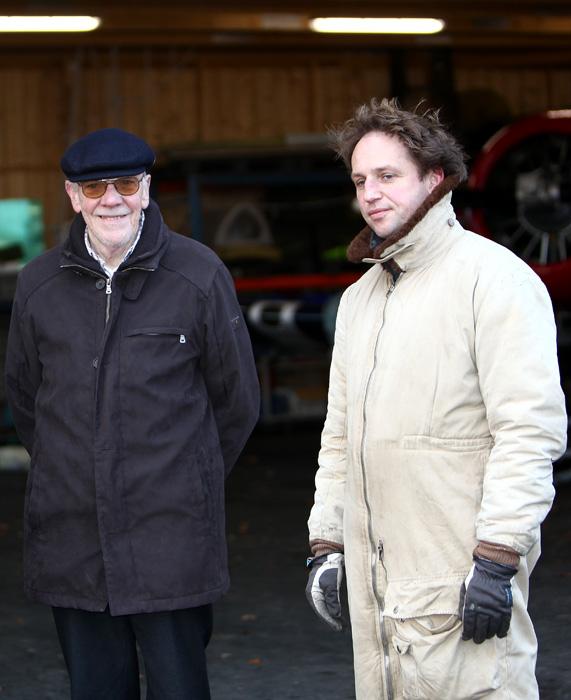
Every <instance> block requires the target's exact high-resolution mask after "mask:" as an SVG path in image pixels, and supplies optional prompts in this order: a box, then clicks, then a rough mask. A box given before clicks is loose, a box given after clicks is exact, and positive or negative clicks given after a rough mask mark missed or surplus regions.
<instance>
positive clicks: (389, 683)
mask: <svg viewBox="0 0 571 700" xmlns="http://www.w3.org/2000/svg"><path fill="white" fill-rule="evenodd" d="M397 280H398V278H397ZM397 280H395V279H391V284H390V287H389V289H388V290H387V294H386V300H385V308H384V310H383V318H382V321H381V325H380V326H379V330H378V332H377V338H376V340H375V349H374V355H373V367H372V368H371V371H370V373H369V377H368V378H367V384H366V386H365V397H364V400H363V432H362V435H361V474H362V477H363V498H364V501H365V506H366V509H367V516H368V523H367V530H368V533H369V540H370V542H371V544H376V551H375V550H373V551H374V554H373V555H372V558H371V559H372V560H371V575H372V583H373V593H374V595H375V598H376V599H377V603H378V605H379V627H380V633H381V639H380V642H381V647H382V650H383V658H384V664H385V669H384V670H385V673H384V680H385V691H386V693H385V695H386V698H387V700H393V698H394V694H393V680H392V672H391V667H390V660H389V641H388V636H387V630H386V626H385V621H384V615H383V612H384V601H383V598H382V596H381V594H380V592H379V589H378V586H377V566H378V563H379V562H380V563H381V564H382V566H383V568H384V562H383V559H382V555H383V543H382V541H381V540H379V541H378V542H375V534H374V532H373V520H372V515H371V504H370V503H369V499H368V497H367V491H368V489H367V474H366V471H365V434H366V427H367V412H366V407H367V396H368V393H369V386H370V384H371V377H372V376H373V374H374V372H375V369H376V366H377V349H378V346H379V339H380V337H381V332H382V330H383V326H384V325H385V314H386V309H387V304H388V301H389V298H390V296H391V294H392V293H393V291H394V288H395V286H396V283H397Z"/></svg>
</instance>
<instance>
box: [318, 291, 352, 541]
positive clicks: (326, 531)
mask: <svg viewBox="0 0 571 700" xmlns="http://www.w3.org/2000/svg"><path fill="white" fill-rule="evenodd" d="M346 309H347V292H345V293H344V294H343V296H342V297H341V301H340V303H339V309H338V311H337V320H336V323H335V341H334V345H333V354H332V357H331V369H330V373H329V394H328V398H327V416H326V418H325V424H324V426H323V432H322V434H321V449H320V450H319V456H318V469H317V473H316V475H315V487H316V488H315V502H314V505H313V508H312V509H311V513H310V515H309V521H308V526H309V541H310V545H311V546H312V547H313V548H314V549H315V548H316V546H317V545H318V544H319V545H321V544H329V545H332V544H337V545H339V547H338V548H339V549H343V511H344V494H345V473H346V468H347V394H346V340H345V339H346V318H347V316H346V314H347V311H346Z"/></svg>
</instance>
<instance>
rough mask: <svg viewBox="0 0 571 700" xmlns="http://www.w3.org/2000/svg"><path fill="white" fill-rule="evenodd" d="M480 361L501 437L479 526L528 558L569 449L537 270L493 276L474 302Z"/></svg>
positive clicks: (550, 325) (551, 325) (491, 417)
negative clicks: (557, 464) (555, 471)
mask: <svg viewBox="0 0 571 700" xmlns="http://www.w3.org/2000/svg"><path fill="white" fill-rule="evenodd" d="M474 311H475V358H476V365H477V369H478V376H479V381H480V390H481V393H482V397H483V400H484V404H485V406H486V414H487V419H488V424H489V427H490V432H491V435H492V438H493V448H492V451H491V453H490V457H489V461H488V463H487V466H486V471H485V475H484V483H483V492H482V502H481V508H480V512H479V514H478V517H477V520H476V536H477V538H478V539H479V540H481V541H487V542H492V543H496V544H500V545H505V546H508V547H512V548H513V549H514V550H515V551H516V552H517V553H518V554H520V555H525V554H527V553H528V552H529V550H530V549H531V548H532V547H533V545H534V544H535V543H536V542H537V540H538V538H539V525H540V523H541V522H542V521H543V519H544V518H545V516H546V515H547V513H548V512H549V509H550V507H551V504H552V501H553V496H554V489H553V484H552V462H553V460H555V459H557V458H558V457H559V456H560V455H561V454H562V453H563V451H564V450H565V444H566V432H567V417H566V413H565V401H564V396H563V392H562V390H561V386H560V380H559V369H558V362H557V349H556V331H555V322H554V318H553V310H552V306H551V300H550V298H549V295H548V293H547V290H546V289H545V287H544V285H543V283H542V282H541V281H540V280H539V278H538V277H537V276H536V275H535V273H533V272H532V271H531V270H530V269H527V268H526V269H525V270H520V269H519V268H517V269H516V270H514V271H513V272H512V273H509V272H502V273H499V274H496V275H493V281H491V282H490V283H489V284H483V285H480V284H478V286H477V288H476V291H475V295H474Z"/></svg>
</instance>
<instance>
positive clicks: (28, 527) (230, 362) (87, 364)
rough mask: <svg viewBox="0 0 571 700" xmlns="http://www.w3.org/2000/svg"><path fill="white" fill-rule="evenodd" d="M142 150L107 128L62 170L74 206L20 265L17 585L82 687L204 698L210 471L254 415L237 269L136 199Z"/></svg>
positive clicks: (219, 532)
mask: <svg viewBox="0 0 571 700" xmlns="http://www.w3.org/2000/svg"><path fill="white" fill-rule="evenodd" d="M153 162H154V154H153V152H152V150H151V148H150V147H149V146H148V145H147V144H146V143H145V142H144V141H142V140H141V139H140V138H138V137H137V136H135V135H133V134H130V133H128V132H125V131H122V130H119V129H102V130H99V131H95V132H93V133H90V134H88V135H87V136H85V137H83V138H81V139H79V140H78V141H76V142H75V143H73V144H72V145H71V146H70V147H69V148H68V149H67V151H66V152H65V154H64V156H63V158H62V160H61V167H62V170H63V172H64V174H65V176H66V182H65V189H66V192H67V194H68V195H69V198H70V200H71V204H72V206H73V209H74V210H75V212H77V216H76V217H75V219H74V220H73V223H72V224H71V228H70V231H69V236H68V238H67V240H66V241H65V242H64V243H63V244H62V245H59V246H57V247H55V248H53V249H52V250H50V251H48V252H47V253H45V254H44V255H42V256H40V257H38V258H36V259H35V260H33V261H32V262H31V263H29V264H28V265H27V266H26V267H25V268H24V269H23V270H22V272H21V274H20V276H19V279H18V286H17V291H16V295H15V299H14V306H13V311H12V320H11V327H10V334H9V341H8V351H7V364H6V374H7V391H8V395H9V399H10V402H11V405H12V409H13V414H14V421H15V424H16V429H17V431H18V434H19V436H20V438H21V440H22V442H23V444H24V445H25V447H26V448H27V450H28V451H29V452H30V455H31V457H32V461H31V470H30V475H29V479H28V485H27V493H26V503H25V524H24V535H25V557H24V577H25V590H26V593H27V594H28V596H29V597H30V598H31V599H33V600H36V601H40V602H42V603H47V604H48V605H50V606H52V608H53V614H54V618H55V623H56V627H57V632H58V636H59V639H60V642H61V646H62V650H63V654H64V658H65V661H66V664H67V667H68V671H69V674H70V679H71V696H72V698H74V699H77V700H80V699H81V700H84V699H85V700H87V699H88V698H97V699H98V700H103V699H109V700H111V699H113V700H131V699H132V698H133V699H134V698H139V692H140V691H139V670H138V665H137V644H138V646H139V648H140V651H141V654H142V658H143V660H144V664H145V670H146V675H147V685H148V696H147V697H149V698H153V699H156V700H170V699H172V700H174V699H175V698H176V699H177V700H179V699H182V698H185V699H187V698H189V699H190V698H193V699H194V698H196V699H200V700H202V699H205V698H209V697H210V693H209V685H208V677H207V670H206V660H205V648H206V645H207V643H208V641H209V638H210V634H211V626H212V603H213V601H215V600H216V599H218V598H219V597H220V596H221V595H222V594H223V593H224V592H225V591H226V590H227V588H228V584H229V580H228V572H227V555H226V541H225V525H224V478H225V476H226V475H227V474H228V472H229V471H230V469H231V468H232V467H233V465H234V463H235V462H236V459H237V457H238V455H239V454H240V451H241V450H242V448H243V446H244V444H245V442H246V440H247V438H248V436H249V434H250V432H251V430H252V428H253V426H254V424H255V422H256V420H257V416H258V393H259V390H258V381H257V376H256V369H255V365H254V361H253V357H252V350H251V345H250V340H249V337H248V333H247V330H246V327H245V324H244V321H243V318H242V314H241V313H240V307H239V305H238V302H237V300H236V295H235V291H234V286H233V282H232V279H231V277H230V275H229V273H228V271H227V270H226V268H225V267H224V265H223V264H222V262H221V261H220V260H219V259H218V258H217V257H216V255H215V254H214V253H213V252H212V251H211V250H209V249H208V248H206V247H204V246H203V245H201V244H200V243H197V242H195V241H193V240H190V239H188V238H185V237H183V236H180V235H178V234H176V233H174V232H173V231H171V230H170V229H169V228H168V227H167V225H166V224H165V223H164V222H163V220H162V217H161V213H160V211H159V208H158V206H157V205H156V204H155V203H154V202H153V201H152V200H151V199H150V197H149V184H150V179H151V176H150V175H149V174H148V170H149V168H150V167H151V166H152V164H153Z"/></svg>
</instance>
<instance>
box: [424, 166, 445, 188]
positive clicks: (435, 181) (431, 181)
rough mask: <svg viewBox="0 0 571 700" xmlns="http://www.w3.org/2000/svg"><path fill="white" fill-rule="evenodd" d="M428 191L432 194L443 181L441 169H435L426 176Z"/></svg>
mask: <svg viewBox="0 0 571 700" xmlns="http://www.w3.org/2000/svg"><path fill="white" fill-rule="evenodd" d="M427 178H428V190H429V192H432V190H434V189H435V188H436V187H438V185H439V184H440V183H441V182H442V180H444V171H443V170H442V168H436V170H431V171H430V172H429V173H428V175H427Z"/></svg>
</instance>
